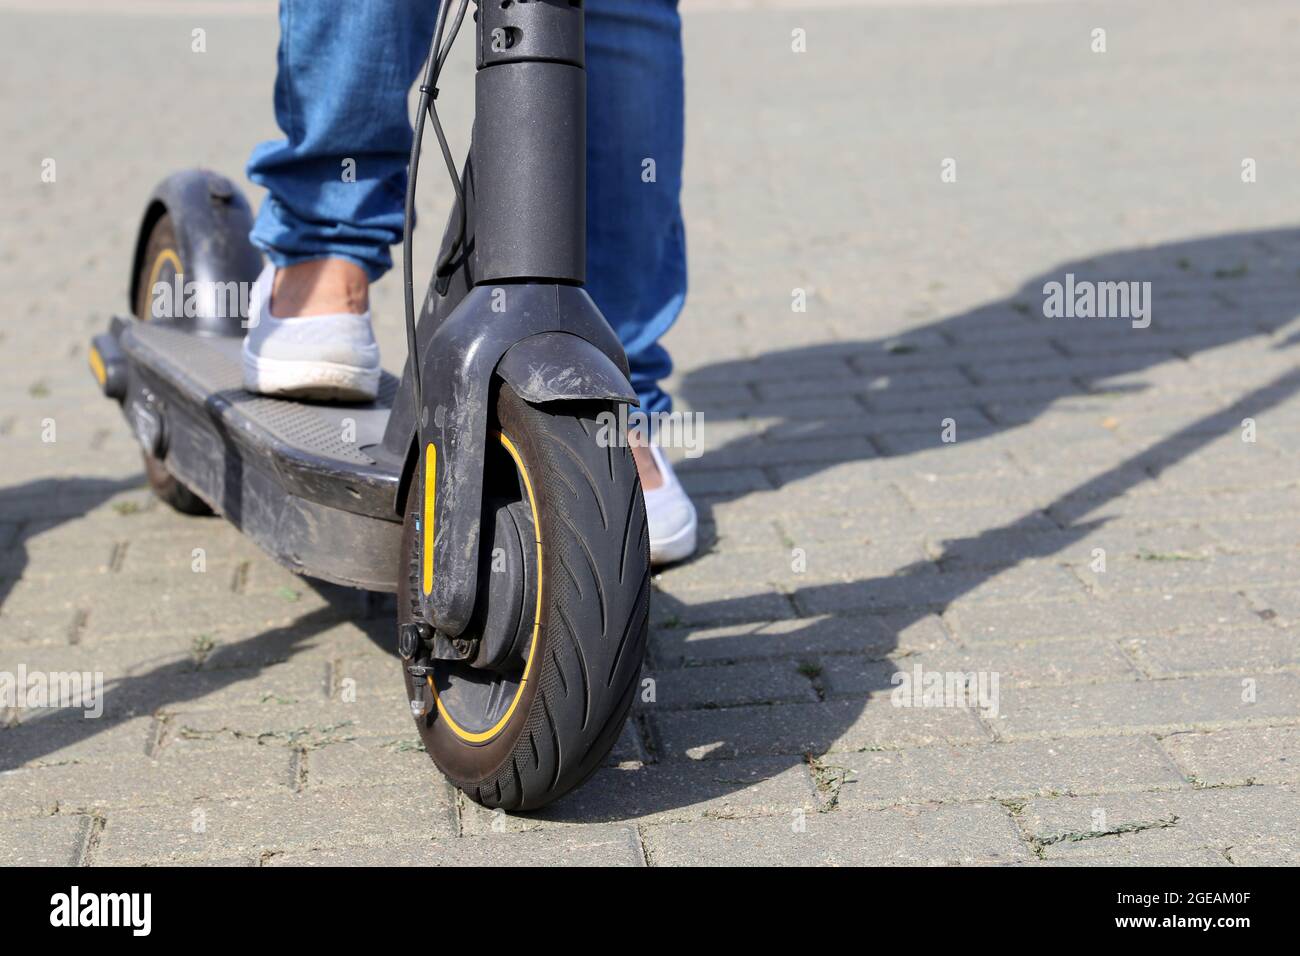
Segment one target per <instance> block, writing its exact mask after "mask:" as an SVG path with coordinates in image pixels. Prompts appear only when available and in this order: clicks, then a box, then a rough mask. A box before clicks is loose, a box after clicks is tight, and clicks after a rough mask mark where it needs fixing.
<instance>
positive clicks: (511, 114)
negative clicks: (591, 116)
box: [469, 0, 587, 285]
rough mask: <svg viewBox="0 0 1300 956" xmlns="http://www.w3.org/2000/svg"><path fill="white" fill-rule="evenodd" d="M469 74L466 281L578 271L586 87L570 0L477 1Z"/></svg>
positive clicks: (574, 278)
mask: <svg viewBox="0 0 1300 956" xmlns="http://www.w3.org/2000/svg"><path fill="white" fill-rule="evenodd" d="M477 41H478V71H477V73H476V75H475V110H476V113H475V121H474V141H473V145H472V146H471V159H470V164H469V166H470V170H471V175H472V176H473V178H474V183H473V191H474V197H475V198H474V201H475V203H476V208H475V210H474V219H475V223H474V243H475V246H474V252H473V255H474V258H475V260H476V262H475V267H474V268H473V269H472V273H473V276H474V281H475V283H476V284H483V283H485V282H492V283H499V282H509V281H520V280H529V279H531V280H536V281H539V282H560V283H565V284H575V285H581V284H582V283H583V282H584V281H585V279H586V268H587V264H586V237H587V190H586V173H587V85H586V69H585V67H586V58H585V53H584V42H585V41H584V31H583V10H582V5H581V3H580V2H573V0H540V2H532V3H518V2H516V3H500V2H483V3H480V4H479V10H478V29H477Z"/></svg>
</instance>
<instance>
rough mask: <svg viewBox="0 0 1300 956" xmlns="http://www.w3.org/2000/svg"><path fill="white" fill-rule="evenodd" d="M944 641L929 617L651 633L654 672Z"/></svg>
mask: <svg viewBox="0 0 1300 956" xmlns="http://www.w3.org/2000/svg"><path fill="white" fill-rule="evenodd" d="M948 642H949V639H948V637H947V635H946V633H945V632H944V629H943V625H942V624H941V623H940V621H939V618H938V617H936V616H935V615H925V616H922V617H919V618H918V617H915V616H913V615H903V616H891V615H870V616H861V617H832V616H821V617H814V618H794V619H790V620H784V621H770V622H765V623H756V624H731V625H724V626H722V627H710V628H671V629H662V630H655V631H652V633H651V647H652V651H651V653H652V655H653V660H654V662H655V664H656V666H658V667H680V666H683V665H688V664H705V663H724V662H728V661H745V660H753V659H755V658H763V657H784V658H798V659H804V658H807V657H813V656H817V655H820V654H836V653H849V654H852V653H858V654H865V655H867V656H868V657H871V658H882V657H885V656H887V655H890V654H892V653H894V652H904V653H905V652H910V651H924V650H931V649H933V648H936V647H939V646H941V645H943V644H947V643H948Z"/></svg>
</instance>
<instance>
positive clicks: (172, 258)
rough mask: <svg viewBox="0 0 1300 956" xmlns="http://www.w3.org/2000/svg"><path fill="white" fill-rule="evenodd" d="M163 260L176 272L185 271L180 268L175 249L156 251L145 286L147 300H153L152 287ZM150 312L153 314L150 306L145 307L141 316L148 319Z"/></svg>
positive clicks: (159, 272)
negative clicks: (147, 282) (156, 255)
mask: <svg viewBox="0 0 1300 956" xmlns="http://www.w3.org/2000/svg"><path fill="white" fill-rule="evenodd" d="M164 262H170V263H171V264H172V268H174V269H175V270H176V271H177V272H184V271H185V270H184V269H182V268H181V257H180V256H179V255H177V254H176V250H175V249H164V250H163V251H162V252H160V253H158V257H157V258H156V259H154V261H153V268H152V269H150V270H149V285H148V286H147V288H148V290H149V291H148V294H147V297H148V301H150V302H152V301H153V299H152V296H153V287H154V286H155V285H157V284H158V276H159V275H160V274H161V273H162V267H163V263H164ZM152 314H153V309H152V308H149V309H145V314H144V315H142V316H141V318H142V319H148V318H149V316H150V315H152Z"/></svg>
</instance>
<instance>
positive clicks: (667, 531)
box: [645, 444, 699, 565]
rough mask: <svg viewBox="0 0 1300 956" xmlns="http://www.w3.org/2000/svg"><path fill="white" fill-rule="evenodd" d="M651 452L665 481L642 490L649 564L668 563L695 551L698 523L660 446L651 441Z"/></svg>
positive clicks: (693, 510)
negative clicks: (648, 544)
mask: <svg viewBox="0 0 1300 956" xmlns="http://www.w3.org/2000/svg"><path fill="white" fill-rule="evenodd" d="M650 454H652V455H653V456H654V460H655V464H656V465H658V466H659V474H660V475H662V476H663V479H664V483H663V484H662V485H660V486H659V487H658V488H653V489H651V490H649V491H646V492H645V513H646V523H647V524H649V526H650V563H651V564H655V565H658V564H671V563H672V562H674V561H681V560H683V559H685V558H689V557H690V556H691V555H692V554H694V553H695V539H696V533H697V531H698V529H699V522H698V521H697V520H696V517H695V505H693V504H691V499H690V498H688V497H687V496H686V489H685V488H683V487H682V484H681V482H679V481H678V480H677V475H676V474H675V473H674V472H673V466H672V465H670V464H668V459H667V458H665V457H664V454H663V452H661V451H660V450H659V446H657V445H654V444H651V445H650Z"/></svg>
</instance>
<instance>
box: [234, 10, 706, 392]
mask: <svg viewBox="0 0 1300 956" xmlns="http://www.w3.org/2000/svg"><path fill="white" fill-rule="evenodd" d="M437 6H438V4H437V3H435V2H432V0H366V2H364V3H358V2H357V0H280V49H279V55H278V61H277V62H278V66H279V72H278V75H277V77H276V82H275V116H276V121H277V123H278V124H279V126H280V129H281V131H282V132H283V133H284V134H285V136H286V137H287V138H286V139H280V140H272V141H270V142H266V143H261V144H259V145H258V146H257V147H256V148H255V149H254V150H253V155H252V157H251V158H250V159H249V162H248V176H249V178H250V179H251V180H252V181H253V182H255V183H257V184H258V185H259V186H264V187H265V188H266V189H267V190H268V195H267V197H266V200H265V201H264V202H263V203H262V208H261V210H260V211H259V213H258V216H257V222H256V224H255V225H254V227H253V233H252V240H253V242H254V243H255V244H256V245H257V246H258V247H259V248H261V249H262V250H263V251H264V252H265V253H266V254H267V256H268V258H270V260H271V261H272V262H274V263H275V264H276V265H277V266H286V265H291V264H293V263H297V262H306V261H309V260H312V259H321V258H325V257H335V258H341V259H348V260H351V261H352V262H355V263H357V264H358V265H359V266H361V267H362V268H363V269H365V271H366V273H367V274H368V275H369V276H370V279H371V280H372V281H373V280H375V279H378V278H379V277H380V276H381V275H383V274H384V273H385V272H387V271H388V269H390V268H391V267H392V264H393V261H392V258H391V256H390V255H389V251H388V247H389V246H391V245H393V244H394V243H397V242H400V241H401V238H402V218H403V199H404V196H405V191H406V162H407V158H408V153H409V151H410V148H411V135H412V134H411V124H410V120H409V118H408V116H407V95H408V92H409V90H410V88H411V84H412V83H413V82H414V81H415V79H416V78H417V76H418V75H419V73H420V69H421V66H422V65H423V62H424V58H425V55H426V53H427V52H428V48H429V43H430V41H431V39H432V36H433V30H434V16H435V14H436V12H437ZM586 10H587V17H586V20H587V27H586V29H587V89H588V95H587V143H588V147H587V290H588V291H589V292H590V293H591V296H592V298H593V299H594V300H595V301H596V304H597V305H598V306H599V307H600V309H601V311H602V312H603V313H604V315H605V318H606V319H607V320H609V323H610V325H612V326H613V327H614V330H615V331H616V332H617V333H618V336H619V338H620V339H621V340H622V342H623V347H624V349H625V350H626V351H627V356H628V363H629V365H630V366H631V369H632V384H633V385H634V386H635V387H636V390H637V394H638V395H639V396H640V398H641V408H642V410H643V411H647V412H660V411H668V410H669V409H670V408H671V400H670V399H669V397H668V395H667V394H666V393H665V392H664V391H663V390H662V389H661V388H660V387H659V382H660V380H661V379H663V378H665V377H667V375H668V374H669V373H670V372H671V371H672V362H671V360H670V359H669V357H668V352H667V351H666V350H665V349H664V347H663V346H662V345H660V344H659V339H660V337H661V336H662V335H663V334H664V333H665V332H666V331H667V330H668V327H669V326H671V325H672V324H673V321H674V320H675V319H676V318H677V315H678V314H679V313H680V312H681V309H682V305H683V303H684V302H685V299H686V244H685V233H684V230H683V227H682V215H681V205H680V202H679V197H680V193H681V170H682V127H683V110H684V106H683V95H684V94H683V83H682V45H681V21H680V19H679V17H678V14H677V2H676V0H588V3H587V5H586ZM453 12H454V8H453ZM464 29H465V32H466V33H471V34H472V32H473V30H474V25H473V23H472V22H470V20H469V18H468V17H467V18H466V23H465V28H464ZM461 42H470V41H469V40H467V39H466V38H465V37H462V40H461ZM464 93H465V95H466V96H472V95H473V94H472V92H471V91H469V90H466V91H464ZM430 139H432V137H430ZM427 149H435V152H436V148H435V146H434V145H427V146H426V150H427ZM650 159H652V160H654V177H653V178H654V180H655V181H654V182H647V181H645V180H646V179H647V178H649V176H648V174H646V173H645V171H646V170H647V168H648V164H647V163H646V160H650ZM433 181H434V180H430V182H433Z"/></svg>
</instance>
